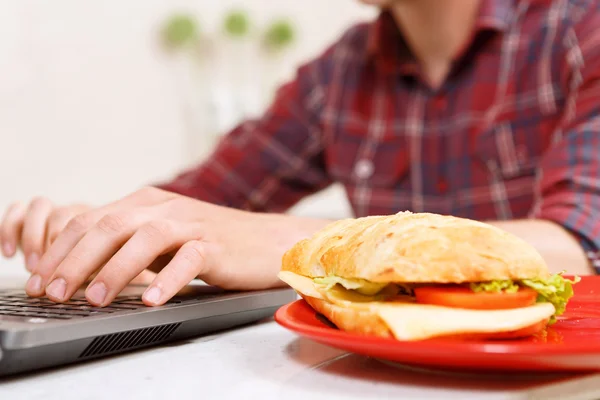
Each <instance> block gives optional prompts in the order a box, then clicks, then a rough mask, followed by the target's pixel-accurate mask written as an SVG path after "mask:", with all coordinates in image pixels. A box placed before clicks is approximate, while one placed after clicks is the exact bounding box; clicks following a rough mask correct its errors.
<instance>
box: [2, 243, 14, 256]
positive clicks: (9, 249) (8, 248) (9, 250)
mask: <svg viewBox="0 0 600 400" xmlns="http://www.w3.org/2000/svg"><path fill="white" fill-rule="evenodd" d="M2 250H3V252H4V255H5V256H7V257H10V256H12V255H13V254H14V252H15V246H13V244H12V243H9V242H4V244H3V245H2Z"/></svg>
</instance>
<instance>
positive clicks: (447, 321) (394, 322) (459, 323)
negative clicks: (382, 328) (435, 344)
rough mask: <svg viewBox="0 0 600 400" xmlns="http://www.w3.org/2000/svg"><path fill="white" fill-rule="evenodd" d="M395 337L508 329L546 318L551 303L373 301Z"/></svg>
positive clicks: (416, 337) (502, 330)
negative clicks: (497, 305) (481, 305)
mask: <svg viewBox="0 0 600 400" xmlns="http://www.w3.org/2000/svg"><path fill="white" fill-rule="evenodd" d="M372 310H373V312H375V313H376V314H377V315H378V316H379V318H381V319H382V320H383V321H384V322H385V324H386V325H387V326H388V328H389V330H390V331H391V332H392V334H393V335H394V337H395V338H396V339H399V340H420V339H427V338H431V337H435V336H446V335H459V334H466V333H496V332H511V331H516V330H518V329H522V328H526V327H528V326H530V325H533V324H536V323H538V322H540V321H544V320H545V319H547V318H550V317H551V316H552V314H554V312H555V310H554V306H553V305H552V304H550V303H537V304H535V305H533V306H530V307H523V308H513V309H510V310H467V309H462V308H450V307H439V306H432V305H428V304H402V303H400V304H395V303H389V304H381V303H379V304H377V305H375V306H374V307H373V308H372Z"/></svg>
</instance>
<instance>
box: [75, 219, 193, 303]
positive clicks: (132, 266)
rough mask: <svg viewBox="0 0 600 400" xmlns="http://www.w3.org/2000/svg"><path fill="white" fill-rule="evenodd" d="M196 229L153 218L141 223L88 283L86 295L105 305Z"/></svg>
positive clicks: (178, 245)
mask: <svg viewBox="0 0 600 400" xmlns="http://www.w3.org/2000/svg"><path fill="white" fill-rule="evenodd" d="M195 231H197V229H195V228H194V227H193V226H192V225H183V224H177V225H175V224H174V223H173V222H171V221H168V220H164V221H152V222H150V223H148V224H146V225H144V226H142V227H141V228H140V229H139V230H138V231H137V232H136V233H135V234H134V235H133V236H132V237H131V239H130V240H129V241H127V243H125V245H123V247H122V248H121V249H120V250H119V251H118V252H117V253H116V254H115V255H114V257H112V258H111V259H110V260H109V261H108V262H107V263H106V265H105V266H104V268H102V270H101V271H100V272H99V273H98V276H97V277H96V279H94V281H93V282H92V283H91V284H90V285H89V286H88V289H87V291H86V297H87V299H88V301H89V302H90V303H92V304H94V305H96V306H105V305H107V304H110V302H111V301H112V300H113V299H114V298H115V297H116V296H117V295H118V294H119V293H120V292H121V291H122V290H123V289H124V288H125V286H127V285H128V284H129V283H130V282H131V281H132V280H133V279H134V278H135V277H136V276H138V275H139V274H140V273H141V272H142V271H144V270H145V269H146V268H147V267H148V266H149V265H151V264H152V263H153V262H154V261H155V260H156V259H157V258H159V257H160V256H161V255H163V254H165V253H168V252H169V251H170V250H172V249H173V248H177V247H180V246H181V245H182V244H183V243H184V242H185V240H186V238H189V237H193V236H192V235H194V234H195V233H196V232H195Z"/></svg>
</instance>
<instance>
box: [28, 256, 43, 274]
mask: <svg viewBox="0 0 600 400" xmlns="http://www.w3.org/2000/svg"><path fill="white" fill-rule="evenodd" d="M39 261H40V256H38V255H37V253H31V254H30V255H28V256H27V259H26V260H25V265H26V266H27V270H28V271H33V270H34V269H35V267H37V264H38V262H39Z"/></svg>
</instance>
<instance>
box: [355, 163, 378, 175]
mask: <svg viewBox="0 0 600 400" xmlns="http://www.w3.org/2000/svg"><path fill="white" fill-rule="evenodd" d="M373 172H375V166H374V165H373V162H372V161H371V160H366V159H363V160H358V162H357V163H356V165H354V174H355V175H356V176H357V177H358V178H359V179H369V178H370V177H372V176H373Z"/></svg>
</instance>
